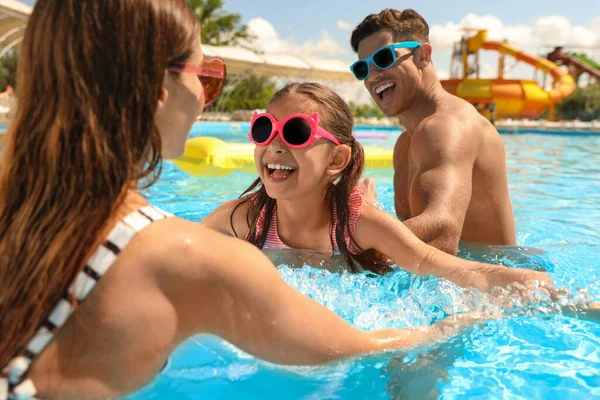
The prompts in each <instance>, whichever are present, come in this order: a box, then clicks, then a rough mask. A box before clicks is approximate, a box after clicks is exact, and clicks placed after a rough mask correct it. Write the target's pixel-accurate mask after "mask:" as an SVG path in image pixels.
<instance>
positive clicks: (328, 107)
mask: <svg viewBox="0 0 600 400" xmlns="http://www.w3.org/2000/svg"><path fill="white" fill-rule="evenodd" d="M288 96H301V97H303V98H304V99H306V100H308V101H310V102H311V103H312V104H313V105H314V106H315V108H316V109H317V110H318V112H319V123H320V124H321V125H322V126H323V127H324V128H325V129H326V130H327V131H328V132H330V133H331V134H333V135H334V136H335V137H336V138H337V139H338V140H339V141H340V143H341V144H345V145H347V146H349V147H350V148H351V150H352V156H351V159H350V162H349V163H348V165H347V166H346V168H345V169H344V171H343V172H342V173H341V174H340V176H339V177H338V178H337V179H336V180H337V183H336V184H334V183H333V182H331V183H330V184H329V186H328V187H327V198H328V200H329V208H330V211H331V215H335V216H336V217H337V221H338V223H337V225H336V226H335V232H334V231H333V228H334V227H333V221H332V223H331V230H332V232H331V246H332V248H333V244H334V242H333V238H334V237H335V241H336V243H337V246H338V248H339V250H340V253H341V254H342V255H343V257H344V258H345V260H346V262H347V263H348V269H349V270H350V271H352V272H360V269H359V268H358V266H357V265H356V264H357V263H358V264H360V266H361V267H362V268H363V269H365V270H368V271H371V272H374V273H377V274H383V273H385V272H388V271H389V270H390V267H389V262H388V260H387V258H386V257H384V256H383V255H381V254H379V253H377V252H375V251H372V250H367V251H363V250H362V249H360V247H359V246H358V244H357V243H356V242H355V241H354V238H352V235H350V232H351V230H350V210H349V200H350V194H351V193H352V191H353V190H354V189H355V188H356V186H357V185H358V183H359V180H360V177H361V175H362V172H363V168H364V164H365V155H364V151H363V148H362V146H361V144H360V143H359V142H358V141H357V140H356V139H355V138H354V136H353V135H352V130H353V127H354V116H353V115H352V111H351V110H350V108H349V107H348V105H347V104H346V102H345V101H344V100H343V99H342V98H341V97H340V96H338V95H337V94H336V93H335V92H334V91H332V90H331V89H329V88H328V87H326V86H323V85H320V84H318V83H292V84H289V85H287V86H285V87H284V88H283V89H281V90H280V91H278V92H277V93H276V94H275V96H273V98H272V99H271V103H274V102H276V101H279V100H281V99H283V98H285V97H288ZM241 197H242V200H241V201H240V202H239V203H238V204H237V205H236V207H235V208H234V210H233V212H232V213H231V216H230V222H231V227H232V229H233V231H234V232H235V228H234V227H233V214H234V213H235V212H236V210H237V209H238V207H240V206H241V205H242V204H244V203H247V202H249V203H250V206H249V208H248V213H247V215H246V222H247V223H248V227H249V228H250V232H249V234H248V237H247V240H248V241H249V242H250V243H253V244H254V245H256V246H257V247H258V248H260V249H262V248H263V246H264V245H265V240H266V238H267V233H268V231H269V229H268V228H269V226H270V223H271V220H272V218H273V212H274V210H275V204H276V201H275V199H273V198H271V197H269V195H268V194H267V191H266V189H265V187H264V186H263V185H262V182H261V180H260V178H257V179H256V180H255V181H254V182H253V183H252V184H251V185H250V187H249V188H248V189H246V190H245V191H244V193H243V194H242V196H241ZM263 209H266V215H265V221H264V229H262V231H261V232H260V233H259V232H257V221H258V218H259V216H260V214H261V211H262V210H263ZM334 235H335V236H334ZM346 235H350V238H351V244H352V246H353V247H354V248H356V249H359V250H360V252H359V254H356V255H352V254H351V253H350V249H349V248H348V246H347V244H346V240H345V236H346Z"/></svg>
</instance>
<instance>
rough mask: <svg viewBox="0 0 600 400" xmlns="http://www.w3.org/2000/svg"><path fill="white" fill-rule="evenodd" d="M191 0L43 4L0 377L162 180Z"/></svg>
mask: <svg viewBox="0 0 600 400" xmlns="http://www.w3.org/2000/svg"><path fill="white" fill-rule="evenodd" d="M199 35H200V26H199V24H198V21H197V19H196V17H195V15H194V13H193V12H192V10H191V9H190V8H189V6H188V5H187V3H186V2H185V1H184V0H94V1H83V0H38V1H37V2H36V4H35V7H34V9H33V12H32V14H31V16H30V18H29V23H28V25H27V30H26V33H25V38H24V40H23V45H22V49H21V57H20V60H19V67H18V68H19V70H18V78H17V80H18V93H17V95H18V103H17V112H16V116H15V119H14V121H13V123H12V125H11V127H10V131H9V133H8V137H7V139H8V140H7V141H6V143H5V148H4V154H3V157H2V161H1V169H0V332H1V336H2V340H0V368H1V367H2V366H4V365H5V364H6V363H7V362H8V361H9V360H10V358H11V357H13V356H14V355H16V354H18V353H19V352H20V351H21V349H22V347H23V346H24V345H25V343H26V342H27V341H28V340H29V339H30V338H31V337H32V336H33V334H34V332H35V330H36V329H37V328H38V326H39V325H40V323H41V322H42V320H43V318H45V317H47V316H48V314H49V312H50V311H51V308H52V307H53V306H54V305H55V304H56V302H57V301H58V299H59V298H60V297H61V296H62V295H63V293H64V292H65V290H66V289H67V287H68V285H69V284H70V283H71V282H72V281H73V279H74V277H75V276H77V274H78V273H79V272H80V271H81V270H82V269H83V268H84V267H85V263H86V261H87V260H88V258H89V257H90V256H91V253H92V252H93V251H94V250H95V249H96V247H97V246H98V244H99V241H100V240H101V239H102V238H101V236H102V234H103V232H105V231H106V229H108V228H109V227H108V226H107V223H108V222H109V221H110V220H111V217H112V216H113V214H114V212H115V210H116V209H117V208H118V207H119V206H120V205H121V204H122V202H123V200H124V198H125V195H126V193H127V191H128V189H130V188H132V187H135V185H136V184H137V182H138V180H140V179H142V178H146V179H148V181H149V182H153V180H154V179H156V178H157V176H158V174H159V173H160V166H161V163H160V160H161V140H160V135H159V132H158V130H157V127H156V124H155V120H154V115H155V113H156V110H157V105H158V100H159V97H160V92H161V87H162V83H163V80H164V76H165V71H166V68H167V65H168V64H169V62H171V61H174V60H184V59H186V58H187V57H188V56H190V55H191V53H192V52H193V51H194V50H195V49H197V48H198V46H199V40H200V36H199Z"/></svg>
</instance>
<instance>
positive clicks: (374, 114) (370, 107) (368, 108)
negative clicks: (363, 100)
mask: <svg viewBox="0 0 600 400" xmlns="http://www.w3.org/2000/svg"><path fill="white" fill-rule="evenodd" d="M348 106H349V107H350V110H351V111H352V113H353V114H354V117H355V118H379V119H381V118H385V114H384V113H383V111H381V110H380V109H379V107H377V105H375V104H374V103H372V102H371V103H370V104H355V103H353V102H349V103H348Z"/></svg>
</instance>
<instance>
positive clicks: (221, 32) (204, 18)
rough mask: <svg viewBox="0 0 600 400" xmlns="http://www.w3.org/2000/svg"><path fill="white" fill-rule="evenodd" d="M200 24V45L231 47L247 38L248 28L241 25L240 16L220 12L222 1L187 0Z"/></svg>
mask: <svg viewBox="0 0 600 400" xmlns="http://www.w3.org/2000/svg"><path fill="white" fill-rule="evenodd" d="M188 2H189V4H190V6H191V7H192V9H193V10H194V13H195V14H196V16H197V17H198V21H200V23H201V24H202V43H204V44H208V45H212V46H231V45H236V44H239V42H240V41H243V40H247V39H248V38H249V36H250V35H249V34H248V27H247V26H246V25H241V24H240V21H241V19H242V16H241V15H240V14H233V13H227V12H225V11H223V10H222V8H223V0H188Z"/></svg>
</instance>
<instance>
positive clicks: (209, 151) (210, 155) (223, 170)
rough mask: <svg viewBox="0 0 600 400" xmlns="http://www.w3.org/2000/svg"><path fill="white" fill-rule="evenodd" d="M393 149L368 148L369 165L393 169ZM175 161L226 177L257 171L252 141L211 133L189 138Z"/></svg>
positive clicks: (196, 170)
mask: <svg viewBox="0 0 600 400" xmlns="http://www.w3.org/2000/svg"><path fill="white" fill-rule="evenodd" d="M392 152H393V151H392V149H383V148H380V147H370V146H367V147H365V159H366V163H365V167H366V168H368V169H370V170H373V169H390V168H393V165H392ZM173 163H175V165H177V166H178V167H179V168H180V169H181V170H183V171H184V172H186V173H188V174H190V175H194V176H225V175H229V174H231V173H232V172H234V171H243V172H249V173H252V174H256V167H255V165H254V145H253V144H252V143H230V142H224V141H222V140H220V139H217V138H214V137H208V136H203V137H197V138H194V139H190V140H188V141H187V143H186V144H185V153H184V154H183V156H181V157H180V158H178V159H175V160H173Z"/></svg>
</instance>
